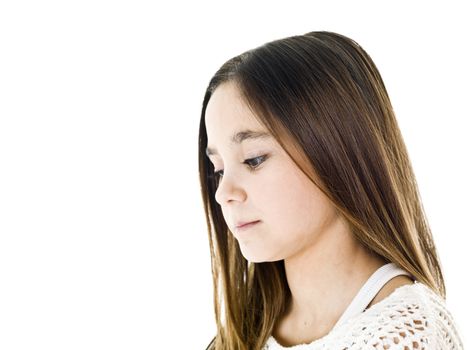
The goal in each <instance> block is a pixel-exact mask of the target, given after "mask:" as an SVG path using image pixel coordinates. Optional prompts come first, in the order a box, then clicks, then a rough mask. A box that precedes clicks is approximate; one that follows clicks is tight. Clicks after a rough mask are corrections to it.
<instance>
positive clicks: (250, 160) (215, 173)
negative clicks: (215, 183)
mask: <svg viewBox="0 0 467 350" xmlns="http://www.w3.org/2000/svg"><path fill="white" fill-rule="evenodd" d="M266 158H267V155H262V156H258V157H254V158H249V159H245V161H244V162H243V164H246V165H248V166H249V167H250V170H252V171H254V170H256V168H257V167H259V166H260V165H261V164H263V163H264V161H265V160H266ZM258 159H259V160H260V162H259V163H258V164H257V165H251V164H250V163H251V162H254V161H257V160H258ZM221 171H224V170H218V171H215V172H214V178H215V179H216V180H219V178H220V177H222V175H221V174H220V172H221Z"/></svg>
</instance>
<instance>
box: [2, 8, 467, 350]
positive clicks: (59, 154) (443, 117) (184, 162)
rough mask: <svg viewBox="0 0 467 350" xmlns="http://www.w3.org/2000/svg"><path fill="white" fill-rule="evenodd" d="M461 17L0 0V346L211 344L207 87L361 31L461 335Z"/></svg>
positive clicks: (464, 305) (464, 323) (464, 74)
mask: <svg viewBox="0 0 467 350" xmlns="http://www.w3.org/2000/svg"><path fill="white" fill-rule="evenodd" d="M465 14H466V13H465V11H464V10H463V9H462V7H461V2H450V1H442V2H441V1H439V2H427V1H411V2H408V1H406V2H402V1H390V2H389V1H388V2H386V4H385V5H381V4H376V2H357V1H352V2H341V3H339V2H332V1H326V2H325V1H317V2H312V1H306V2H293V1H289V2H273V1H267V2H253V1H250V2H241V1H228V2H227V1H216V2H214V1H213V2H195V1H193V2H188V1H185V2H171V3H170V5H168V4H161V3H156V1H146V2H144V1H29V2H25V1H2V2H1V3H0V348H1V349H204V348H205V346H206V345H207V343H208V342H209V341H210V340H211V338H212V336H213V335H214V332H215V325H214V313H213V304H212V284H211V283H212V280H211V270H210V258H209V248H208V239H207V232H206V226H205V222H204V213H203V210H202V201H201V196H200V188H199V182H198V169H197V137H198V126H199V124H198V123H199V118H200V113H201V103H202V98H203V95H204V90H205V88H206V86H207V84H208V81H209V79H210V78H211V76H212V75H213V74H214V72H215V71H216V70H217V68H219V67H220V65H221V64H222V63H223V62H224V61H226V60H227V59H229V58H231V57H232V56H235V55H237V54H239V53H241V52H243V51H245V50H247V49H250V48H253V47H256V46H259V45H261V44H263V43H265V42H267V41H271V40H275V39H279V38H283V37H285V36H290V35H297V34H304V33H306V32H310V31H314V30H329V31H335V32H338V33H341V34H344V35H346V36H349V37H350V38H352V39H354V40H356V41H357V42H358V43H359V44H360V45H361V46H362V47H363V48H364V49H365V50H366V51H367V52H368V54H369V55H370V56H371V57H372V58H373V60H374V62H375V63H376V65H377V67H378V69H379V70H380V73H381V75H382V77H383V80H384V82H385V84H386V87H387V89H388V92H389V95H390V98H391V100H392V103H393V107H394V109H395V112H396V116H397V118H398V121H399V125H400V128H401V130H402V133H403V136H404V139H405V142H406V144H407V147H408V149H409V154H410V157H411V160H412V163H413V166H414V169H415V172H416V176H417V181H418V183H419V187H420V192H421V195H422V200H423V204H424V206H425V210H426V212H427V215H428V218H429V220H430V223H431V227H432V230H433V233H434V238H435V243H436V245H437V248H438V251H439V255H440V257H441V262H442V267H443V269H444V273H445V279H446V285H447V291H448V299H447V305H448V307H449V308H450V310H451V312H452V314H453V315H454V317H455V319H456V321H457V322H458V324H459V330H460V331H461V333H462V334H463V335H464V334H466V327H467V302H466V300H465V297H464V296H465V295H466V294H467V286H466V284H465V283H464V280H465V267H466V264H465V256H466V249H465V243H466V241H467V240H466V234H467V229H466V225H465V217H466V204H465V203H466V202H465V199H466V198H467V190H466V186H465V179H466V178H467V176H466V175H467V174H466V157H465V153H466V150H467V141H466V131H467V126H466V104H465V98H466V88H465V82H466V81H467V69H466V62H467V57H466V56H467V55H466V44H465V43H466V41H465V33H466V32H467V26H466V24H465V23H466V22H465V17H466V16H465Z"/></svg>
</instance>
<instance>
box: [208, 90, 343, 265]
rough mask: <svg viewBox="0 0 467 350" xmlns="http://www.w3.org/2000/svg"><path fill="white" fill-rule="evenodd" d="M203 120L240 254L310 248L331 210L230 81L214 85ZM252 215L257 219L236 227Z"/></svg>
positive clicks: (219, 196) (220, 198) (267, 256)
mask: <svg viewBox="0 0 467 350" xmlns="http://www.w3.org/2000/svg"><path fill="white" fill-rule="evenodd" d="M205 122H206V132H207V136H208V149H209V151H207V152H208V153H213V154H211V155H209V158H210V160H211V162H212V163H213V166H214V171H216V172H217V171H220V175H219V176H218V183H219V185H218V188H217V191H216V194H215V199H216V201H217V202H218V203H219V205H220V206H221V208H222V213H223V216H224V219H225V221H226V223H227V225H228V227H229V229H230V231H231V232H232V234H233V235H234V237H235V238H236V239H237V240H238V243H239V245H240V249H241V251H242V254H243V256H244V257H245V258H246V259H247V260H249V261H251V262H264V261H277V260H281V259H286V258H289V257H291V256H294V255H296V254H299V253H303V252H304V251H305V250H307V249H309V248H311V246H312V245H314V244H315V243H316V242H317V241H318V240H319V238H320V237H321V236H322V234H323V233H324V232H325V231H326V227H328V226H331V225H332V224H333V223H334V221H335V220H336V211H335V210H334V207H333V206H332V204H331V202H330V201H329V200H328V199H327V197H326V196H324V194H323V193H322V192H321V191H320V190H319V189H318V187H316V185H314V184H313V182H311V181H310V180H309V179H308V177H307V176H306V175H305V174H304V173H303V172H302V171H301V170H300V169H299V168H298V167H297V166H296V165H295V163H294V162H293V161H292V159H291V158H290V157H289V156H288V154H287V153H286V152H285V151H284V149H283V148H282V147H281V146H280V145H279V143H277V141H275V139H274V138H273V137H272V136H268V135H269V133H267V129H266V128H264V127H263V126H262V125H261V124H260V123H259V122H258V121H257V120H256V119H255V117H254V116H253V114H252V112H251V111H250V110H249V108H248V107H247V105H246V104H245V103H244V102H243V101H242V99H241V97H240V95H239V92H238V90H237V88H236V86H235V85H234V84H233V83H230V82H229V83H224V84H221V85H220V86H219V87H218V88H217V89H216V90H215V92H214V93H213V95H212V96H211V99H210V101H209V104H208V106H207V109H206V115H205ZM247 131H248V132H249V131H252V132H253V133H259V134H258V135H262V134H261V133H263V136H257V137H254V136H255V134H248V133H246V132H247ZM242 133H243V134H242ZM264 134H266V135H264ZM210 151H211V152H210ZM252 221H258V222H257V223H255V224H253V225H249V226H247V227H244V228H243V229H241V228H238V227H237V225H239V224H241V223H242V222H252Z"/></svg>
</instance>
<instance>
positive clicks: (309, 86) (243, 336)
mask: <svg viewBox="0 0 467 350" xmlns="http://www.w3.org/2000/svg"><path fill="white" fill-rule="evenodd" d="M225 82H233V83H235V84H236V86H237V87H238V89H239V91H240V92H241V94H242V97H243V99H244V101H245V102H246V103H247V105H248V106H249V107H250V108H251V110H252V111H253V112H254V115H255V117H256V118H257V119H258V121H259V122H260V123H262V125H264V126H265V127H266V128H267V129H268V130H269V132H270V133H271V134H272V135H273V136H274V138H275V139H276V140H277V141H278V142H279V144H280V145H281V146H282V147H283V148H284V150H285V151H286V152H287V153H288V154H289V156H290V157H291V158H292V159H293V160H294V162H295V164H296V165H297V166H298V167H299V168H300V169H301V170H302V171H303V172H304V173H305V174H307V176H308V177H309V178H310V180H311V181H313V183H314V184H316V186H318V187H319V188H320V189H321V191H323V192H324V193H325V194H326V196H327V197H328V198H329V200H330V201H331V202H332V203H333V204H334V205H335V207H336V209H337V210H338V212H339V213H340V214H341V215H342V216H343V217H344V218H345V219H346V220H347V221H348V223H349V226H350V228H351V230H352V233H353V234H354V235H355V237H356V239H357V240H358V241H359V242H360V243H361V244H362V245H363V246H364V247H365V248H366V249H368V251H369V252H371V253H372V254H375V255H377V256H379V257H381V258H382V259H383V260H384V261H386V262H393V263H396V264H397V265H399V266H400V267H402V268H403V269H405V270H407V271H408V272H410V273H411V274H412V275H413V276H414V277H415V278H416V280H417V281H419V282H422V283H424V284H426V285H427V286H429V287H430V288H431V289H432V290H434V291H435V292H436V293H438V294H439V295H440V296H442V297H443V298H445V297H446V291H445V284H444V278H443V274H442V271H441V266H440V261H439V258H438V255H437V251H436V248H435V245H434V243H433V237H432V233H431V230H430V227H429V224H428V221H427V219H426V216H425V213H424V209H423V206H422V203H421V199H420V194H419V191H418V185H417V182H416V180H415V176H414V172H413V169H412V166H411V163H410V159H409V156H408V153H407V149H406V147H405V144H404V141H403V138H402V135H401V132H400V130H399V126H398V124H397V121H396V118H395V115H394V111H393V109H392V106H391V102H390V100H389V97H388V94H387V91H386V88H385V86H384V83H383V80H382V78H381V76H380V74H379V72H378V70H377V68H376V66H375V64H374V63H373V61H372V60H371V58H370V57H369V55H368V54H367V53H366V52H365V51H364V50H363V49H362V48H361V47H360V46H359V45H358V44H357V43H356V42H355V41H353V40H352V39H350V38H348V37H345V36H343V35H340V34H336V33H332V32H325V31H319V32H311V33H307V34H304V35H298V36H292V37H288V38H284V39H280V40H275V41H272V42H269V43H266V44H264V45H262V46H260V47H258V48H255V49H252V50H249V51H246V52H244V53H242V54H240V55H238V56H236V57H233V58H232V59H230V60H228V61H227V62H226V63H224V64H223V65H222V66H221V68H220V69H219V70H218V71H217V72H216V73H215V75H214V77H213V78H212V79H211V81H210V82H209V85H208V87H207V90H206V94H205V97H204V101H203V106H202V112H201V120H200V125H199V176H200V182H201V192H202V198H203V202H204V210H205V215H206V221H207V225H208V234H209V246H210V251H211V267H212V275H213V283H214V312H215V317H216V324H217V334H216V336H215V337H214V339H213V340H212V342H211V344H210V345H209V346H208V347H209V348H210V349H228V350H234V349H239V350H244V349H245V350H247V349H248V350H259V349H261V348H262V347H263V346H264V344H265V343H266V341H267V339H268V337H269V336H270V335H271V333H272V330H273V328H274V325H275V322H276V320H278V319H279V317H280V316H281V315H282V314H283V312H284V310H286V307H287V305H288V303H289V302H290V296H291V295H290V290H289V288H288V284H287V279H286V275H285V269H284V262H283V260H281V261H275V262H263V263H249V262H248V261H247V260H246V259H245V258H244V257H243V256H242V254H241V251H240V248H239V245H238V243H237V241H236V240H235V238H234V237H233V235H232V233H231V232H230V231H229V228H228V227H227V224H226V222H225V221H224V218H223V215H222V211H221V207H220V206H219V205H218V204H217V203H216V201H215V198H214V195H215V192H216V188H217V181H216V178H215V176H214V168H213V166H212V165H211V163H210V162H209V161H208V158H207V156H206V147H207V141H208V140H207V135H206V127H205V112H206V106H207V105H208V103H209V99H210V98H211V95H212V94H213V93H214V91H215V90H216V88H217V87H218V86H219V85H220V84H223V83H225Z"/></svg>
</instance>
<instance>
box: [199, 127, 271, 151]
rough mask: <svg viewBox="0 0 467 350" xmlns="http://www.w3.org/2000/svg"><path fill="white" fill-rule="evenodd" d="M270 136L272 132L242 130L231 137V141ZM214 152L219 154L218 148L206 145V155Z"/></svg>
mask: <svg viewBox="0 0 467 350" xmlns="http://www.w3.org/2000/svg"><path fill="white" fill-rule="evenodd" d="M270 137H271V134H269V133H268V132H265V131H252V130H241V131H238V132H236V133H235V134H233V135H232V137H231V138H230V143H231V144H240V143H242V142H243V141H245V140H256V139H266V138H270ZM213 154H217V151H216V149H214V148H209V147H206V155H207V156H208V157H209V156H210V155H213Z"/></svg>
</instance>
